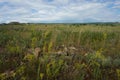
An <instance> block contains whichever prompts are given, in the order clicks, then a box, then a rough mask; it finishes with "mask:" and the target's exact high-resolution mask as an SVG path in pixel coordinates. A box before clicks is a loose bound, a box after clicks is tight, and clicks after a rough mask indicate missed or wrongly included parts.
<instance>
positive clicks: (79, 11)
mask: <svg viewBox="0 0 120 80" xmlns="http://www.w3.org/2000/svg"><path fill="white" fill-rule="evenodd" d="M16 21H17V22H22V23H28V22H29V23H86V22H120V0H0V23H9V22H16Z"/></svg>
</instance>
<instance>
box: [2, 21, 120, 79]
mask: <svg viewBox="0 0 120 80" xmlns="http://www.w3.org/2000/svg"><path fill="white" fill-rule="evenodd" d="M37 50H38V51H37ZM119 60H120V24H118V23H112V24H84V25H81V24H19V25H13V24H12V25H11V24H8V25H0V80H119V79H120V62H119Z"/></svg>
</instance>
